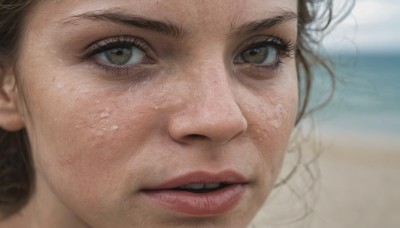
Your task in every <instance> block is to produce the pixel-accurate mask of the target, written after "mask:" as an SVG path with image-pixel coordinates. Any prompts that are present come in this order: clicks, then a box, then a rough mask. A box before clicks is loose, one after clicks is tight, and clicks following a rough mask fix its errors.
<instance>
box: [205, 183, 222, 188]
mask: <svg viewBox="0 0 400 228" xmlns="http://www.w3.org/2000/svg"><path fill="white" fill-rule="evenodd" d="M220 185H221V184H220V183H214V184H205V187H206V188H218V187H219V186H220Z"/></svg>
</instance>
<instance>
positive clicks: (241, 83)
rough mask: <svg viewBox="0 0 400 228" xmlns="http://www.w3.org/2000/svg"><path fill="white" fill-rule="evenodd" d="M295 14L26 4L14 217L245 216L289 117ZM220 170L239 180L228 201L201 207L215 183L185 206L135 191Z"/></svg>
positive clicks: (237, 6) (274, 162)
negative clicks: (19, 203) (29, 168)
mask: <svg viewBox="0 0 400 228" xmlns="http://www.w3.org/2000/svg"><path fill="white" fill-rule="evenodd" d="M44 12H46V13H44ZM296 13H297V3H296V1H295V0H281V1H273V0H246V1H235V3H234V4H233V3H232V1H228V0H221V1H194V0H188V1H178V0H170V1H153V0H146V1H127V0H124V1H119V0H115V1H106V0H104V1H102V0H98V1H82V0H79V1H77V0H73V1H72V0H71V1H40V2H39V3H37V4H36V5H35V7H34V8H33V9H32V11H31V12H30V13H29V14H28V16H27V18H26V22H25V25H24V26H25V30H24V33H23V36H24V39H23V41H22V44H21V48H20V50H21V52H20V55H19V59H18V63H17V69H18V77H19V79H20V80H19V81H20V82H21V83H20V84H19V87H18V89H19V91H20V92H22V93H23V94H24V99H22V97H20V101H19V106H20V110H21V123H23V125H24V126H25V127H26V129H27V131H28V134H29V139H30V141H31V144H32V153H33V158H34V164H35V169H36V182H37V184H36V186H37V187H36V191H35V193H34V195H33V197H32V200H31V201H30V203H29V205H28V206H27V207H26V208H25V209H24V210H23V211H22V212H21V215H22V217H20V219H19V222H20V223H21V224H23V223H24V222H26V223H28V224H34V225H33V226H35V225H36V226H37V227H96V228H98V227H99V228H101V227H179V226H183V227H190V226H193V227H199V226H208V227H210V226H215V227H245V226H246V225H247V224H249V223H250V221H251V219H252V218H253V217H254V215H255V213H256V212H257V211H258V209H259V208H260V207H261V205H262V203H263V202H264V201H265V199H266V197H267V196H268V194H269V193H270V191H271V190H272V189H273V186H274V183H275V181H276V177H277V175H278V173H279V170H280V166H281V163H282V159H283V157H284V153H285V149H286V147H287V144H288V139H289V137H290V133H291V131H292V130H293V127H294V123H295V118H296V113H297V94H298V91H297V90H298V89H297V73H296V67H295V58H294V51H293V50H292V49H291V46H293V43H295V41H296V35H297V31H296V29H297V20H296V18H295V14H296ZM277 16H283V17H281V19H282V18H284V20H281V21H279V20H278V23H275V24H273V23H267V22H268V21H263V20H266V19H271V18H274V19H275V20H277V19H279V17H278V18H277ZM126 19H129V20H130V22H127V21H129V20H126ZM149 20H151V23H150V22H149ZM155 21H157V23H158V22H160V23H158V24H157V23H156V22H155ZM255 21H258V22H260V21H263V22H265V23H264V24H263V23H258V26H255V25H257V23H254V22H255ZM144 22H145V23H144ZM161 25H162V26H161ZM104 46H105V47H104ZM136 46H137V47H136ZM132 47H134V48H133V49H132ZM124 53H128V54H126V55H125V54H124ZM260 53H261V57H263V55H262V54H265V56H264V57H266V58H265V59H262V58H258V57H259V56H258V54H260ZM131 55H132V56H133V57H131V58H130V59H129V61H128V63H127V64H125V63H124V61H125V60H126V59H124V57H125V56H131ZM260 60H261V61H260ZM264 60H265V61H264ZM121 62H122V64H121ZM193 173H194V174H193ZM226 173H234V175H236V176H240V178H237V179H235V180H232V183H231V184H232V185H236V186H237V185H240V187H241V188H242V190H241V192H240V194H239V193H238V194H237V195H235V197H236V198H235V201H234V202H233V201H232V202H230V201H229V202H228V203H227V204H226V205H225V204H224V205H225V206H227V208H222V206H218V205H213V204H214V203H215V201H218V200H224V199H225V198H224V197H225V196H226V195H224V194H225V193H221V194H220V195H218V196H215V197H214V196H210V197H214V198H211V199H212V200H207V199H203V198H202V197H203V196H200V197H199V198H196V199H195V200H197V199H198V200H199V202H201V203H204V204H210V205H211V206H209V208H212V209H211V212H210V211H207V210H205V211H202V210H201V209H200V210H197V209H196V208H195V209H196V210H195V211H196V213H192V212H193V211H192V210H191V209H193V208H191V209H190V210H187V208H186V209H185V207H184V208H183V209H182V208H181V207H180V206H179V205H178V206H177V207H178V209H177V208H176V207H175V206H176V205H175V206H174V205H173V206H172V207H171V205H166V204H165V202H164V203H163V202H160V201H159V200H158V199H154V198H151V197H149V194H147V193H148V191H149V189H150V190H154V189H156V190H157V188H158V189H160V188H162V187H160V186H162V185H163V184H164V183H166V182H170V181H171V180H174V179H176V178H181V177H182V178H183V179H185V176H187V175H189V176H188V177H187V178H188V180H187V181H186V182H185V181H183V182H179V181H181V180H179V181H178V182H179V184H178V185H180V184H182V183H184V184H193V183H194V182H196V183H197V182H210V183H214V182H219V181H220V179H221V182H229V180H227V179H229V178H230V177H227V175H228V176H229V175H230V174H226ZM191 174H193V175H194V176H195V175H200V176H201V177H194V176H193V175H192V176H190V175H191ZM182 178H181V179H182ZM190 178H192V180H190ZM196 178H197V179H196ZM224 178H225V179H224ZM238 179H240V180H238ZM172 182H173V181H172ZM178 182H177V183H178ZM238 182H240V183H238ZM173 187H176V186H173ZM169 188H172V187H169ZM231 193H232V192H231ZM166 194H167V193H166ZM173 194H176V193H173ZM177 194H178V195H175V196H174V197H177V198H178V200H179V199H181V198H180V197H181V195H179V193H177ZM182 194H183V193H182ZM232 194H233V193H232ZM235 194H236V193H235ZM164 196H166V197H170V195H163V196H162V197H164ZM182 197H183V196H182ZM195 197H198V196H195ZM182 202H183V201H182ZM185 202H186V201H185ZM218 202H219V201H218ZM221 202H222V201H221ZM224 202H225V201H224ZM186 203H187V202H186ZM230 203H231V204H232V205H231V204H230ZM172 204H173V203H172ZM184 204H185V203H184ZM216 204H218V203H216ZM228 206H229V207H228ZM193 207H196V206H193ZM218 207H221V208H218ZM215 208H217V209H218V210H217V209H215ZM181 209H182V210H181ZM206 212H207V213H206Z"/></svg>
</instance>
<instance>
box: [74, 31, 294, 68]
mask: <svg viewBox="0 0 400 228" xmlns="http://www.w3.org/2000/svg"><path fill="white" fill-rule="evenodd" d="M132 46H133V47H136V48H138V49H140V50H142V51H143V52H144V53H145V55H146V61H147V62H146V63H149V64H151V63H154V62H155V61H154V59H153V58H151V57H150V56H149V54H150V53H151V47H150V46H149V45H148V44H147V43H146V42H145V41H144V40H143V39H142V38H138V37H133V36H128V35H124V36H117V37H111V38H107V39H104V40H101V41H97V42H94V43H93V44H91V45H89V46H88V48H86V51H84V53H83V54H82V55H81V56H79V58H80V59H82V60H88V59H91V58H93V56H95V55H97V54H100V53H102V52H104V51H107V50H110V49H113V48H121V47H122V48H127V47H132ZM243 46H244V47H243V48H242V49H241V51H240V53H239V54H238V56H240V55H241V54H242V53H243V52H245V51H246V50H250V49H255V48H261V47H266V46H272V47H274V48H276V49H277V51H278V55H279V56H278V61H276V62H275V63H274V64H273V65H267V66H257V65H255V64H249V63H240V64H249V65H252V66H254V67H257V68H263V69H268V70H276V69H278V68H279V67H280V66H281V65H282V64H283V62H282V59H283V58H286V57H291V56H293V53H294V51H295V50H296V48H297V46H296V43H295V42H292V41H290V40H283V39H281V38H278V37H276V36H268V37H262V38H261V39H258V40H255V41H254V40H253V41H251V42H249V43H247V44H244V45H243ZM234 62H236V63H238V62H237V61H234ZM96 65H98V66H99V67H101V68H102V69H104V70H106V71H110V70H111V71H116V72H120V71H127V70H129V69H130V68H133V67H135V66H130V67H128V66H111V65H105V64H103V63H99V62H96Z"/></svg>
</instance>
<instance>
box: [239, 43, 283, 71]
mask: <svg viewBox="0 0 400 228" xmlns="http://www.w3.org/2000/svg"><path fill="white" fill-rule="evenodd" d="M240 56H241V58H242V61H243V62H244V63H250V64H256V65H263V66H264V65H272V64H274V63H275V62H276V61H277V60H278V57H279V56H278V50H277V49H276V48H274V47H272V46H266V47H257V48H251V49H248V50H246V51H244V52H243V53H242V54H241V55H240Z"/></svg>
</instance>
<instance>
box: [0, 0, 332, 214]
mask: <svg viewBox="0 0 400 228" xmlns="http://www.w3.org/2000/svg"><path fill="white" fill-rule="evenodd" d="M332 1H333V0H299V1H298V3H299V8H298V9H299V23H298V43H297V45H298V49H297V51H296V61H297V71H298V80H299V87H300V89H299V91H300V102H299V112H298V118H297V122H298V121H299V120H300V119H301V118H302V117H303V116H304V115H305V114H306V112H307V110H308V109H307V107H308V103H309V99H310V95H311V87H312V82H313V75H314V74H313V71H312V69H313V68H315V66H318V65H319V66H322V67H323V68H324V69H325V70H327V72H328V73H329V75H330V76H331V79H332V85H333V86H334V74H333V72H332V70H331V68H330V67H329V65H328V64H327V61H326V60H324V59H323V58H321V56H319V55H318V54H317V53H315V52H314V50H315V47H316V44H317V43H318V41H319V40H318V39H317V38H318V37H319V35H320V34H321V33H322V32H324V31H326V30H327V28H328V27H329V25H330V24H331V22H332V18H333V17H332V10H333V9H332ZM34 2H35V1H34V0H0V68H1V67H4V66H6V65H7V64H8V65H9V62H6V61H5V58H7V59H8V60H9V59H10V58H11V59H12V60H13V61H14V62H15V61H16V59H17V58H18V56H17V53H18V47H19V45H18V44H19V42H20V39H21V37H20V36H21V33H22V31H21V30H22V29H23V21H24V17H25V15H26V14H27V13H28V11H29V9H30V8H31V7H32V5H33V4H34ZM321 6H323V7H322V8H321ZM0 154H1V156H0V214H2V217H7V216H10V215H12V214H14V213H15V212H17V211H19V210H20V209H21V208H22V207H24V205H25V204H26V203H27V202H28V201H29V198H30V195H31V193H32V191H33V188H34V169H33V164H32V158H31V153H30V145H29V141H28V140H27V135H26V132H25V130H21V131H18V132H7V131H4V130H2V129H0Z"/></svg>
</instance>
